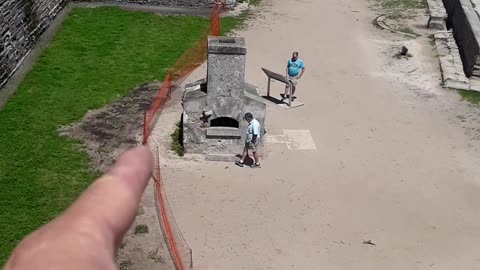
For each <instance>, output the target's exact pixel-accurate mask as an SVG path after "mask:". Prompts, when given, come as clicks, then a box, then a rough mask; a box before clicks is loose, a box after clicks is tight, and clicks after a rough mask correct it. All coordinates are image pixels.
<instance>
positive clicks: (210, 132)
mask: <svg viewBox="0 0 480 270" xmlns="http://www.w3.org/2000/svg"><path fill="white" fill-rule="evenodd" d="M246 53H247V49H246V46H245V40H244V38H242V37H235V38H233V37H209V38H208V58H207V77H206V78H205V79H202V80H199V81H196V82H193V83H191V84H188V85H187V86H186V87H185V92H184V94H183V98H182V105H183V114H182V126H183V128H182V130H183V146H184V148H185V151H186V152H187V153H200V154H206V159H207V160H225V161H229V160H233V159H234V158H235V154H239V153H241V151H242V149H243V146H244V142H245V136H246V128H247V122H246V121H245V120H243V116H244V114H245V113H246V112H251V113H252V114H253V116H254V117H255V118H256V119H257V120H258V121H259V122H260V124H261V125H262V127H264V124H265V112H266V104H265V102H264V100H263V98H262V97H261V96H260V94H259V93H258V90H257V88H256V87H254V86H253V85H250V84H248V83H246V82H245V56H246ZM262 135H263V134H262Z"/></svg>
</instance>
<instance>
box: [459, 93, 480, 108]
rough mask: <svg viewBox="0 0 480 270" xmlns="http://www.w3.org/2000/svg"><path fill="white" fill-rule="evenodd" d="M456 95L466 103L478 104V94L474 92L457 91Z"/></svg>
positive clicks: (479, 96) (479, 99) (479, 98)
mask: <svg viewBox="0 0 480 270" xmlns="http://www.w3.org/2000/svg"><path fill="white" fill-rule="evenodd" d="M458 93H459V94H460V96H462V98H463V99H464V100H466V101H469V102H471V103H473V104H476V105H478V104H480V93H479V92H476V91H466V90H458Z"/></svg>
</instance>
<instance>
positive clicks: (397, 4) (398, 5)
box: [377, 0, 428, 11]
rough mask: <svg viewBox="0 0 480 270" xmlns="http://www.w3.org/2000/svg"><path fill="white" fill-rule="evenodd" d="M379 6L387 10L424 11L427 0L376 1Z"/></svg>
mask: <svg viewBox="0 0 480 270" xmlns="http://www.w3.org/2000/svg"><path fill="white" fill-rule="evenodd" d="M377 1H378V2H379V4H380V6H381V7H382V8H383V9H385V10H387V11H393V10H406V9H425V8H427V6H428V5H427V0H377Z"/></svg>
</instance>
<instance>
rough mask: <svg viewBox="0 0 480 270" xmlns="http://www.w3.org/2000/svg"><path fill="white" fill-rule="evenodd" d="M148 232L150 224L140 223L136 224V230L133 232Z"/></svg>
mask: <svg viewBox="0 0 480 270" xmlns="http://www.w3.org/2000/svg"><path fill="white" fill-rule="evenodd" d="M146 233H148V226H147V225H145V224H140V225H137V226H135V230H134V232H133V234H135V235H138V234H146Z"/></svg>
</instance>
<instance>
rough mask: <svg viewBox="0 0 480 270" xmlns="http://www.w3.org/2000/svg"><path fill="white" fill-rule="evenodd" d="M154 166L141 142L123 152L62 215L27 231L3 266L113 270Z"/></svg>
mask: <svg viewBox="0 0 480 270" xmlns="http://www.w3.org/2000/svg"><path fill="white" fill-rule="evenodd" d="M152 169H153V157H152V154H151V152H150V150H149V149H148V148H147V147H144V146H141V147H137V148H135V149H133V150H130V151H127V152H126V153H124V154H123V155H122V156H121V157H120V158H119V159H118V161H117V162H116V164H115V165H114V166H113V168H112V169H111V170H110V171H109V172H108V173H106V174H105V175H103V176H102V177H100V178H99V179H97V180H96V181H95V182H94V183H93V184H92V185H91V186H90V187H89V188H88V189H87V190H86V191H85V192H84V193H83V194H82V195H81V196H80V197H79V198H78V199H77V200H76V202H74V203H73V205H72V206H70V208H69V209H67V210H66V211H65V212H64V213H63V214H62V215H60V216H59V217H57V218H56V219H54V220H53V221H51V222H49V223H48V224H46V225H45V226H43V227H41V228H40V229H38V230H37V231H35V232H33V233H32V234H30V235H29V236H27V237H26V238H25V239H24V240H23V241H22V242H21V243H20V244H19V245H18V246H17V248H16V249H15V251H14V252H13V254H12V255H11V257H10V259H9V260H8V261H7V264H6V265H5V268H4V270H24V269H25V270H27V269H28V270H31V269H51V270H56V269H58V270H63V269H69V270H77V269H78V270H97V269H98V270H113V269H117V267H116V265H115V262H114V256H115V253H116V252H117V250H118V248H119V247H120V245H121V242H122V239H123V236H124V235H125V233H126V232H127V230H128V229H129V227H130V226H131V225H132V223H133V220H134V218H135V214H136V212H137V208H138V204H139V202H140V199H141V196H142V194H143V192H144V190H145V187H146V185H147V183H148V180H149V179H150V176H151V173H152Z"/></svg>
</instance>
